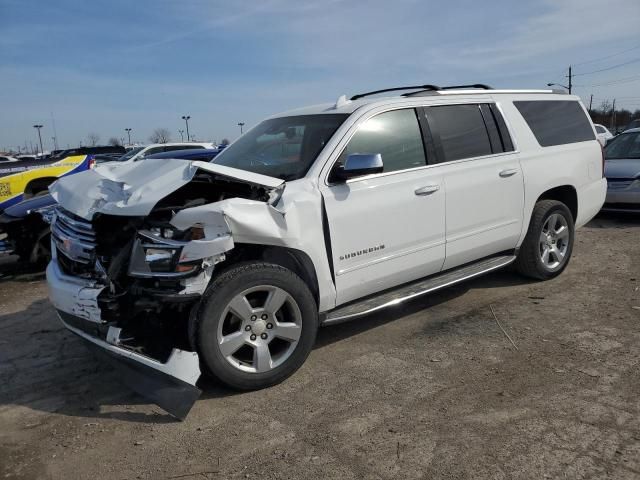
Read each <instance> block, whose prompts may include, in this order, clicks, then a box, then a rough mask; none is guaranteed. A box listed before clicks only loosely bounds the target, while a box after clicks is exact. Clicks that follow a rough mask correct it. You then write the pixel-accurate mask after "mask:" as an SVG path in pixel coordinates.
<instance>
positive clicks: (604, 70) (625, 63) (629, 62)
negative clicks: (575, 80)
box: [573, 58, 640, 77]
mask: <svg viewBox="0 0 640 480" xmlns="http://www.w3.org/2000/svg"><path fill="white" fill-rule="evenodd" d="M635 62H640V58H634V59H633V60H629V61H628V62H624V63H619V64H617V65H612V66H610V67H606V68H601V69H599V70H593V71H591V72H583V73H574V74H573V76H574V77H577V76H578V75H591V74H592V73H599V72H606V71H608V70H613V69H614V68H618V67H624V66H625V65H629V64H631V63H635Z"/></svg>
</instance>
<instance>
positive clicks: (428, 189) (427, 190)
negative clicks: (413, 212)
mask: <svg viewBox="0 0 640 480" xmlns="http://www.w3.org/2000/svg"><path fill="white" fill-rule="evenodd" d="M438 190H440V185H425V186H424V187H420V188H418V189H417V190H416V191H415V192H413V193H415V194H416V195H431V194H432V193H435V192H437V191H438Z"/></svg>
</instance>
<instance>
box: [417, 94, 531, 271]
mask: <svg viewBox="0 0 640 480" xmlns="http://www.w3.org/2000/svg"><path fill="white" fill-rule="evenodd" d="M422 114H423V115H424V118H425V119H426V121H427V124H428V128H429V130H430V132H431V135H432V137H433V142H434V149H435V151H436V154H437V158H438V162H439V164H440V165H439V170H441V172H442V175H443V177H444V187H445V190H446V196H447V199H446V200H447V202H446V260H445V263H444V267H443V269H445V270H446V269H449V268H453V267H456V266H459V265H463V264H465V263H468V262H471V261H474V260H478V259H480V258H482V257H486V256H489V255H492V254H495V253H498V252H503V251H506V250H512V249H514V248H515V247H516V245H517V242H518V239H519V238H520V233H521V230H522V218H523V206H524V184H523V178H522V169H521V167H520V162H519V159H518V155H517V153H516V152H515V151H514V147H513V143H512V141H511V137H510V136H509V133H508V130H507V128H506V125H505V122H504V119H503V117H502V115H501V113H500V111H499V109H498V108H497V107H496V105H495V104H493V103H465V104H458V105H440V106H430V107H425V108H423V109H422Z"/></svg>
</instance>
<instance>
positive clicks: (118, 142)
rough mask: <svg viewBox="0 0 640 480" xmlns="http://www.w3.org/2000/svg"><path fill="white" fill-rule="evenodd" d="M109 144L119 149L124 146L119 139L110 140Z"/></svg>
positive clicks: (112, 138)
mask: <svg viewBox="0 0 640 480" xmlns="http://www.w3.org/2000/svg"><path fill="white" fill-rule="evenodd" d="M108 143H109V145H111V146H112V147H119V146H120V145H122V143H120V140H119V139H118V138H117V137H111V138H109V142H108Z"/></svg>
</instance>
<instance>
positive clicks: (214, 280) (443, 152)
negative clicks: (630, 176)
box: [47, 85, 607, 417]
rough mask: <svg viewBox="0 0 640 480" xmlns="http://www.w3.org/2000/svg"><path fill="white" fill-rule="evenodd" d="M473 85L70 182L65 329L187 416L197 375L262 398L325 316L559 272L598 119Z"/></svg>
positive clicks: (308, 119) (269, 125) (278, 126)
mask: <svg viewBox="0 0 640 480" xmlns="http://www.w3.org/2000/svg"><path fill="white" fill-rule="evenodd" d="M472 87H473V88H464V87H455V88H451V89H449V88H442V89H440V88H437V87H433V86H429V85H424V86H420V87H409V88H405V89H403V90H404V91H405V92H406V93H405V94H403V95H400V96H393V97H381V96H379V95H372V94H363V95H356V96H354V97H352V98H351V99H350V100H346V99H345V97H341V98H340V99H339V100H338V102H336V103H335V104H328V105H318V106H312V107H308V108H303V109H300V110H295V111H292V112H288V113H283V114H280V115H276V116H274V117H271V118H269V119H267V120H265V121H263V122H262V123H260V124H259V125H257V126H256V127H255V128H253V129H252V130H250V131H249V132H248V133H246V134H245V135H244V136H242V137H241V138H240V139H239V140H237V141H236V142H235V143H233V144H232V145H230V146H229V147H228V148H227V149H226V150H225V151H224V152H223V153H221V154H220V155H219V156H218V157H217V158H216V159H215V161H214V163H203V162H184V161H182V160H180V161H171V160H168V161H166V162H163V163H160V164H154V169H149V168H146V166H145V165H144V163H145V162H144V161H142V162H135V163H130V164H128V165H123V166H122V167H120V168H119V169H109V168H107V165H105V166H104V167H98V168H97V169H95V170H93V171H89V172H84V173H80V174H77V175H74V176H72V177H67V178H63V179H61V180H59V181H58V182H57V183H56V185H55V186H54V187H53V188H52V192H53V195H54V196H55V198H56V200H57V201H58V203H59V204H60V207H59V209H58V211H57V215H56V217H55V220H54V222H53V225H52V233H53V246H54V248H53V249H52V250H53V260H52V261H51V263H50V265H49V267H48V270H47V278H48V282H49V288H50V297H51V300H52V302H53V304H54V305H55V307H56V308H57V310H58V312H59V315H60V317H61V319H62V321H63V322H64V324H65V326H66V327H67V328H69V329H70V330H71V331H73V332H75V333H76V334H78V335H79V336H80V337H83V338H84V339H86V340H87V341H89V342H90V343H91V344H93V345H96V346H98V347H100V349H101V350H102V351H105V352H107V353H109V356H110V358H112V359H114V360H117V362H116V363H117V364H119V365H120V366H121V367H123V368H124V371H125V372H128V373H127V374H125V375H123V378H125V379H130V380H131V381H130V382H129V383H130V384H131V385H132V386H133V388H135V389H137V390H138V391H141V393H144V394H146V395H148V396H150V397H151V398H152V399H154V400H155V401H156V402H157V403H158V404H160V405H161V406H163V407H164V408H165V409H167V410H168V411H170V412H171V413H173V414H174V415H176V416H178V417H183V416H184V415H186V413H187V412H188V410H189V408H190V407H191V405H192V404H193V402H194V401H195V399H196V398H197V396H198V394H199V390H198V389H197V388H196V387H195V383H196V381H197V380H198V378H199V377H200V367H203V368H204V369H205V370H206V371H207V372H209V373H210V374H212V375H214V376H215V377H217V378H218V379H219V380H221V381H222V382H224V383H225V384H227V385H229V386H232V387H234V388H238V389H257V388H263V387H267V386H270V385H273V384H275V383H278V382H281V381H282V380H284V379H285V378H286V377H288V376H289V375H291V374H292V373H293V372H294V371H295V370H296V369H297V368H298V367H300V365H302V363H303V362H304V360H305V359H306V357H307V355H308V354H309V352H310V351H311V349H312V347H313V344H314V341H315V337H316V331H317V328H318V327H319V326H321V325H330V324H334V323H337V322H342V321H345V320H351V319H354V318H358V317H362V316H364V315H366V314H367V313H369V312H373V311H376V310H379V309H381V308H384V307H387V306H391V305H397V304H399V303H400V302H402V301H405V300H408V299H411V298H414V297H416V296H418V295H422V294H425V293H428V292H431V291H434V290H436V289H439V288H443V287H446V286H448V285H451V284H454V283H456V282H460V281H463V280H465V279H469V278H472V277H475V276H478V275H480V274H483V273H486V272H489V271H492V270H495V269H498V268H501V267H505V266H507V265H509V264H511V263H513V264H514V265H515V268H516V269H517V270H518V271H520V272H521V273H523V274H524V275H527V276H529V277H532V278H536V279H540V280H545V279H549V278H552V277H555V276H556V275H559V274H560V272H562V270H563V269H564V268H565V267H566V266H567V263H568V261H569V258H570V256H571V251H572V247H573V243H574V232H575V230H574V229H575V227H579V226H581V225H583V224H585V223H586V222H588V221H589V220H590V219H591V218H592V217H593V216H594V215H595V214H596V213H597V212H598V211H599V210H600V208H601V206H602V204H603V202H604V198H605V193H606V188H607V185H606V181H605V180H604V179H603V171H602V168H603V159H602V151H601V148H600V145H599V143H598V141H597V140H596V136H595V132H594V127H593V124H592V123H591V121H590V120H589V117H588V115H587V113H586V111H585V109H584V106H583V105H582V104H581V103H580V101H579V99H578V97H575V96H568V95H561V94H557V93H553V92H549V91H534V90H526V91H525V90H522V91H508V90H492V89H489V88H488V87H485V86H481V85H474V86H472ZM393 90H399V89H392V90H389V91H393ZM372 93H375V94H379V93H383V92H372ZM363 321H365V320H363ZM132 364H135V365H132ZM141 372H146V373H145V376H146V378H145V379H144V381H141V380H140V378H141V377H140V376H141V375H142V373H141ZM153 382H157V383H155V384H154V383H153ZM152 385H155V387H153V388H152V387H151V386H152Z"/></svg>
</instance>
